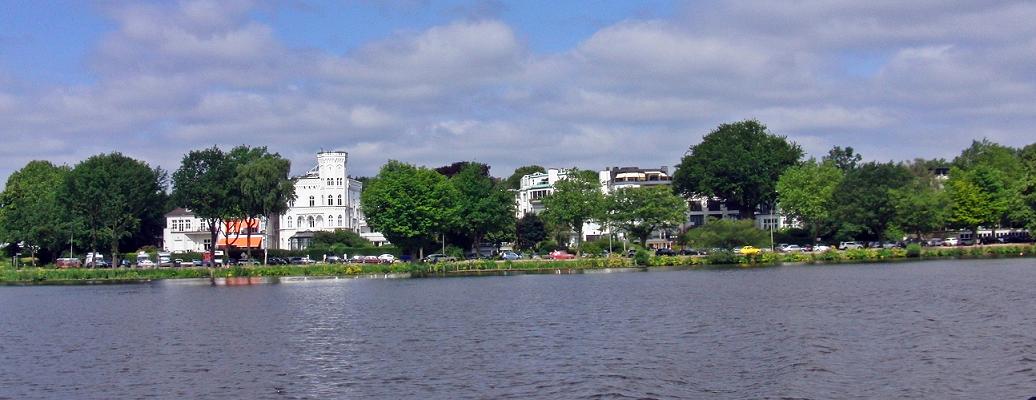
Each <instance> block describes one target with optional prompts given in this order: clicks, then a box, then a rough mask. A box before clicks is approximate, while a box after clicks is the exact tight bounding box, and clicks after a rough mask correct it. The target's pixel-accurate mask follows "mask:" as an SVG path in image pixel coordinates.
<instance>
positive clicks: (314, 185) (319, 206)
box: [271, 151, 387, 250]
mask: <svg viewBox="0 0 1036 400" xmlns="http://www.w3.org/2000/svg"><path fill="white" fill-rule="evenodd" d="M348 158H349V154H348V153H346V152H344V151H323V152H320V153H317V165H316V166H315V167H313V168H312V169H310V170H309V172H307V173H305V174H303V175H302V176H298V177H295V201H293V202H291V203H290V204H289V207H288V211H287V212H285V213H284V214H282V215H280V216H279V217H278V218H277V222H276V226H275V227H272V229H271V233H272V237H271V242H272V245H273V246H274V248H278V249H291V250H300V249H305V248H306V247H307V246H309V243H310V242H311V241H312V239H313V234H314V233H316V232H318V231H333V230H336V229H348V230H351V231H353V232H357V233H359V234H360V236H363V237H364V238H366V239H367V240H370V241H371V242H373V243H374V244H375V245H383V244H386V243H387V241H386V240H385V237H384V236H383V235H381V234H380V233H377V232H371V230H370V227H368V226H367V222H366V221H365V220H364V218H363V212H362V211H361V209H360V192H361V191H362V190H363V184H362V183H361V182H360V181H358V180H356V179H353V178H350V177H349V174H348V169H347V167H346V163H347V161H348Z"/></svg>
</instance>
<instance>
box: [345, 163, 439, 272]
mask: <svg viewBox="0 0 1036 400" xmlns="http://www.w3.org/2000/svg"><path fill="white" fill-rule="evenodd" d="M457 196H458V195H457V191H456V188H454V187H453V185H451V184H450V182H449V180H447V179H446V177H444V176H442V174H439V173H438V172H435V171H433V170H430V169H427V168H418V167H415V166H413V165H410V164H405V163H402V162H399V161H395V160H390V161H389V162H388V163H386V164H385V165H383V166H382V167H381V170H380V171H379V172H378V175H377V176H375V177H374V178H373V179H371V181H370V183H369V184H368V185H367V188H366V189H365V190H364V191H363V193H362V194H361V195H360V203H361V207H362V208H363V212H364V215H365V216H366V218H367V223H368V224H369V225H370V226H371V229H374V230H376V231H378V232H381V233H382V234H384V235H385V238H387V239H388V240H389V241H391V242H392V243H393V244H395V245H397V246H399V247H400V248H402V249H403V250H404V251H407V252H408V254H414V253H413V252H414V251H415V250H416V251H418V252H419V253H418V254H419V255H420V256H424V246H426V245H428V244H430V243H433V242H434V241H435V240H436V238H437V237H438V236H439V235H441V234H443V233H445V232H446V231H447V230H449V229H451V228H453V227H454V226H455V225H456V223H457V222H456V221H457V210H456V207H457V206H456V204H457Z"/></svg>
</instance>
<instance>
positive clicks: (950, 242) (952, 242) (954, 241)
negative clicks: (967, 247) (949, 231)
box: [942, 237, 959, 246]
mask: <svg viewBox="0 0 1036 400" xmlns="http://www.w3.org/2000/svg"><path fill="white" fill-rule="evenodd" d="M957 244H959V243H958V242H957V238H955V237H948V238H946V239H943V240H942V245H943V246H956V245H957Z"/></svg>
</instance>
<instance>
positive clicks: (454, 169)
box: [435, 161, 489, 178]
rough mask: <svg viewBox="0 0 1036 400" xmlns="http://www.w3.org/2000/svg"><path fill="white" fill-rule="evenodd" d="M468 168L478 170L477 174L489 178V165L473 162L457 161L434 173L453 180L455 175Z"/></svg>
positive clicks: (437, 169)
mask: <svg viewBox="0 0 1036 400" xmlns="http://www.w3.org/2000/svg"><path fill="white" fill-rule="evenodd" d="M468 167H475V168H478V172H479V174H481V175H482V176H485V177H489V165H486V164H483V163H478V162H474V161H457V162H455V163H453V164H450V165H444V166H441V167H439V168H436V169H435V172H438V173H440V174H442V175H443V176H445V177H447V178H453V177H454V176H455V175H457V174H459V173H460V172H461V171H463V170H464V169H465V168H468Z"/></svg>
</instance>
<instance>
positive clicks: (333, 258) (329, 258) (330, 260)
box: [324, 256, 342, 264]
mask: <svg viewBox="0 0 1036 400" xmlns="http://www.w3.org/2000/svg"><path fill="white" fill-rule="evenodd" d="M324 261H326V262H327V263H328V264H338V263H340V262H342V257H339V256H327V258H325V259H324Z"/></svg>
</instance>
